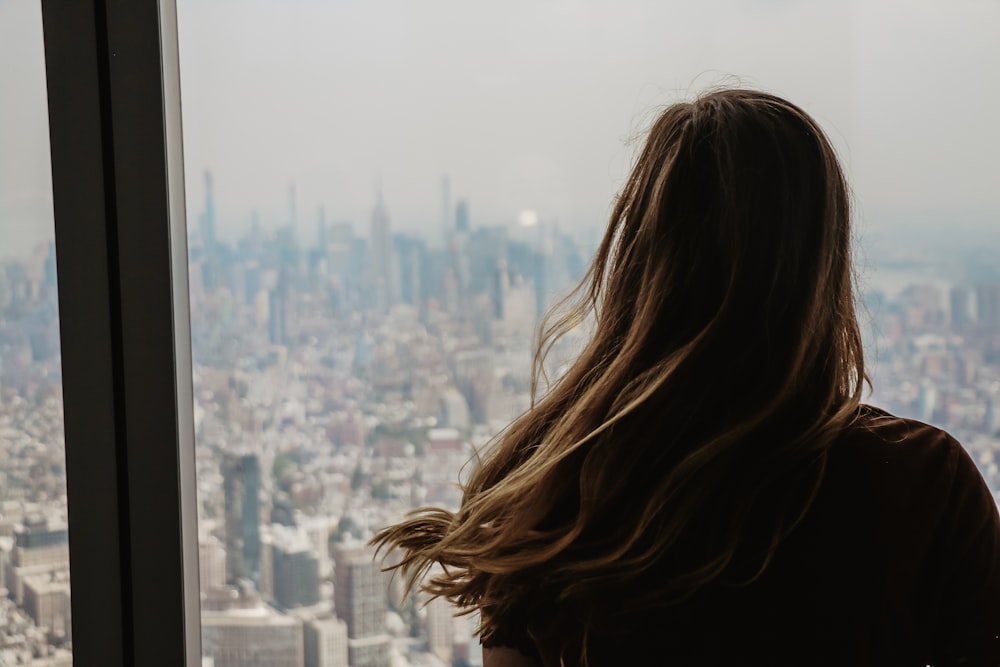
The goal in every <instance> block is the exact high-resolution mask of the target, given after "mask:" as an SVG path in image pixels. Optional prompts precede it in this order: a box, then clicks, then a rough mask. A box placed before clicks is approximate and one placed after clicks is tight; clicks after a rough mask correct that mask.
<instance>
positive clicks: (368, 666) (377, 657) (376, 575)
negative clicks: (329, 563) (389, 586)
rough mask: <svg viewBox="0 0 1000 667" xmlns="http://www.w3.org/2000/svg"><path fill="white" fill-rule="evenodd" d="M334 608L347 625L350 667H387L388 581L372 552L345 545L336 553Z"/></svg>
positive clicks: (367, 549)
mask: <svg viewBox="0 0 1000 667" xmlns="http://www.w3.org/2000/svg"><path fill="white" fill-rule="evenodd" d="M333 596H334V606H335V608H336V611H337V616H339V617H340V618H342V619H343V620H344V621H345V622H346V623H347V637H348V640H347V645H348V653H349V662H350V664H351V667H388V666H389V643H390V638H389V635H388V634H387V632H386V626H385V615H386V598H387V593H386V581H385V578H384V577H383V573H382V572H381V567H380V565H379V563H377V562H376V561H375V560H374V553H373V551H372V550H371V549H369V548H367V547H363V546H355V545H347V544H342V545H339V546H338V547H337V550H336V552H335V554H334V584H333Z"/></svg>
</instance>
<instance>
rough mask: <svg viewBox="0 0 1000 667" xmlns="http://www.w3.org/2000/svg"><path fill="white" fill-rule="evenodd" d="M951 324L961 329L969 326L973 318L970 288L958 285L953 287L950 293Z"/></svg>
mask: <svg viewBox="0 0 1000 667" xmlns="http://www.w3.org/2000/svg"><path fill="white" fill-rule="evenodd" d="M949 296H950V304H949V305H950V306H951V308H950V310H951V326H952V327H954V328H956V329H961V328H963V327H965V326H968V325H969V323H970V322H971V320H972V313H971V312H970V305H971V299H970V294H969V289H968V288H967V287H962V286H961V285H956V286H954V287H952V288H951V293H950V295H949Z"/></svg>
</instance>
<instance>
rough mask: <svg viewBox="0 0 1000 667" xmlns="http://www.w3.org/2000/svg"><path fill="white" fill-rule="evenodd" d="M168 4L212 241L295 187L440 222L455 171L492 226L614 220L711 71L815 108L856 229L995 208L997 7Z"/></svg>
mask: <svg viewBox="0 0 1000 667" xmlns="http://www.w3.org/2000/svg"><path fill="white" fill-rule="evenodd" d="M37 12H38V8H37V7H36V6H33V5H31V3H23V2H14V3H11V2H6V3H0V56H4V59H5V60H6V61H9V62H19V63H21V67H19V68H5V69H4V71H3V72H2V73H0V85H3V86H4V90H5V94H7V95H8V99H12V100H18V103H17V104H10V105H4V106H3V107H2V108H0V127H7V128H11V129H13V128H16V132H7V133H5V135H4V150H3V151H0V183H3V184H4V187H3V191H2V192H0V238H3V239H4V244H3V247H0V254H3V255H4V256H12V255H16V254H24V253H26V252H28V251H30V248H31V246H32V245H33V244H34V243H36V242H37V241H38V240H39V239H41V238H43V235H44V233H45V231H44V230H43V229H41V228H42V227H44V226H46V225H48V224H51V222H50V221H51V201H50V199H51V195H50V186H49V179H50V176H49V173H48V164H47V162H48V155H47V150H46V148H47V145H48V144H47V139H48V137H47V127H46V112H45V87H44V64H43V61H42V48H41V29H40V20H38V17H37V16H35V14H37ZM178 12H179V21H180V28H181V34H180V41H181V44H180V46H181V50H180V57H181V70H182V71H181V75H182V87H183V90H182V93H183V101H184V129H185V159H186V166H187V184H186V188H187V201H188V216H189V218H190V220H189V224H193V223H194V221H195V218H194V215H195V213H196V212H197V210H198V207H199V202H201V201H202V200H203V195H204V193H203V183H202V181H201V173H202V172H203V171H204V170H205V169H209V170H212V171H213V172H215V173H216V174H217V180H216V184H215V186H216V190H217V192H218V194H219V200H220V202H225V205H224V206H222V205H220V209H219V234H220V236H221V237H229V236H231V235H232V234H233V233H234V231H235V230H238V229H239V228H240V227H241V226H242V224H243V222H244V221H245V220H247V219H248V218H249V217H250V215H251V212H252V211H253V210H256V211H257V212H258V215H259V219H260V220H261V221H262V224H264V225H265V226H269V225H271V224H277V222H278V221H280V219H281V218H282V217H283V216H284V214H285V211H286V209H287V188H288V186H289V184H291V183H294V184H295V186H296V191H297V198H298V202H299V210H300V211H302V212H303V215H307V214H308V213H309V212H311V211H314V210H316V209H317V208H318V207H319V206H324V207H325V208H326V212H327V216H328V218H329V219H330V220H346V221H351V222H353V223H354V224H356V225H357V224H360V223H361V222H362V221H363V220H365V219H367V216H368V213H369V206H370V192H371V191H372V189H373V188H374V186H375V184H376V183H377V182H378V181H379V180H381V181H382V183H383V185H384V189H385V191H386V195H387V197H388V198H389V199H390V200H391V201H392V202H393V210H394V211H395V216H394V217H395V219H394V225H395V227H396V228H397V229H400V230H411V231H424V232H426V231H427V230H429V229H433V228H434V227H435V226H436V224H437V221H438V219H439V211H440V190H439V187H438V184H439V183H440V179H441V177H442V176H443V175H445V174H448V175H450V176H451V178H452V186H453V187H452V189H453V192H454V193H455V194H456V196H458V195H461V196H464V197H466V198H468V200H469V201H470V202H471V204H472V211H473V215H474V216H475V217H476V218H477V220H479V222H480V223H481V224H486V225H495V224H504V223H506V222H513V221H516V219H517V217H518V215H519V213H520V212H521V211H524V210H534V211H537V212H538V215H539V216H540V217H541V218H542V219H546V220H553V221H558V222H559V223H560V224H561V225H563V226H564V227H565V228H567V229H571V230H587V229H592V228H600V227H603V225H604V223H605V219H606V217H607V213H608V209H609V206H610V203H611V200H612V197H613V196H614V194H615V191H616V190H617V188H618V186H619V185H620V184H621V181H622V179H623V178H624V176H625V173H626V172H627V169H628V166H629V161H630V158H631V151H632V149H633V148H634V146H635V141H634V139H635V138H636V137H637V136H639V135H641V133H642V130H643V129H644V127H645V126H646V125H647V124H648V122H649V121H650V120H651V117H652V115H653V114H654V113H655V110H656V109H657V108H658V107H659V106H660V105H662V104H664V103H668V102H671V101H674V100H676V99H678V98H679V97H686V96H689V95H690V94H692V93H694V92H696V91H698V90H700V89H702V88H704V87H705V86H709V85H712V84H717V83H720V82H722V83H724V82H736V83H742V84H745V85H750V86H760V87H763V88H765V89H769V90H774V91H775V92H778V93H780V94H784V95H787V96H788V97H790V98H791V99H792V100H793V101H795V102H797V103H799V104H800V105H802V106H803V107H804V108H805V109H806V110H807V111H809V112H810V113H812V114H813V115H815V116H816V117H817V118H818V119H819V121H820V122H821V123H822V124H823V126H824V127H825V128H826V130H827V131H828V133H829V134H830V135H831V138H832V140H833V141H834V143H835V144H836V145H837V147H838V149H839V150H840V153H841V156H842V158H843V160H844V163H845V166H846V168H847V171H848V173H849V177H850V180H851V182H852V185H853V187H854V191H855V194H856V201H857V204H858V210H859V216H858V217H859V220H860V222H861V226H862V227H866V226H887V227H891V228H894V229H906V228H907V226H909V225H912V224H913V221H914V220H918V221H920V222H921V224H925V225H930V224H934V223H937V224H952V223H954V222H956V221H959V222H963V223H964V224H965V225H966V226H968V227H970V228H981V229H989V228H991V227H995V226H996V225H995V222H996V220H997V219H998V217H1000V192H998V191H997V190H996V188H994V187H992V181H993V178H994V174H995V170H994V169H993V167H992V165H991V162H990V161H991V159H992V157H991V156H992V155H995V154H996V152H997V150H1000V128H998V126H997V125H996V123H995V122H994V120H993V119H994V118H995V117H997V116H998V115H1000V91H998V90H997V89H996V87H993V86H983V85H981V82H982V81H987V80H990V77H991V76H992V71H993V70H994V69H995V67H996V65H997V64H998V63H1000V46H998V45H997V44H996V43H995V40H993V36H992V31H991V29H990V26H993V25H996V24H997V22H998V21H1000V5H998V4H997V3H991V2H985V1H982V0H969V1H968V2H963V3H953V4H951V5H948V6H944V5H932V4H930V3H923V4H913V3H904V2H902V1H901V0H879V1H878V2H859V1H857V0H855V1H853V2H846V3H836V4H821V3H788V2H778V1H773V0H772V1H768V2H756V3H737V2H734V1H731V0H725V1H724V0H718V1H717V2H713V3H671V5H670V6H669V7H667V6H665V5H663V3H653V2H651V1H649V0H642V1H638V0H637V1H636V2H633V3H631V4H629V5H628V6H626V7H624V8H623V7H622V6H621V5H620V4H618V5H614V6H612V5H611V4H610V3H606V2H589V3H571V2H556V1H550V2H543V3H528V2H524V1H520V2H515V3H506V4H505V5H504V6H503V7H502V8H500V7H485V6H476V7H474V8H473V7H471V6H466V5H463V4H462V3H458V2H455V1H454V0H435V2H434V3H432V4H430V5H426V6H425V5H421V7H420V8H419V9H416V8H414V7H409V6H408V5H406V4H405V3H402V4H401V3H399V1H398V0H383V1H381V2H378V3H351V2H348V3H337V4H336V5H335V6H334V5H327V4H324V3H317V2H313V1H311V0H300V1H299V2H294V3H282V4H281V5H280V8H279V6H277V5H273V3H266V2H258V1H253V2H242V3H239V4H238V5H237V4H234V3H233V2H231V1H230V0H216V1H215V2H208V3H189V2H181V3H180V6H179V7H178ZM22 24H23V25H24V27H25V28H26V29H24V30H21V28H20V27H19V26H21V25H22ZM788 53H795V54H796V57H795V58H788V57H787V55H786V54H788ZM456 54H459V55H456ZM8 156H16V157H15V159H13V160H12V159H11V158H10V157H8ZM272 221H273V222H272Z"/></svg>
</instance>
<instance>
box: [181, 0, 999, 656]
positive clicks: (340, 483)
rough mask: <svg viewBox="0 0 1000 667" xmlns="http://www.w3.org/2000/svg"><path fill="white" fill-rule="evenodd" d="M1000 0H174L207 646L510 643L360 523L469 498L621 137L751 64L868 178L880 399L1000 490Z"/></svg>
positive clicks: (515, 406) (751, 77)
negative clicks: (393, 564) (381, 567)
mask: <svg viewBox="0 0 1000 667" xmlns="http://www.w3.org/2000/svg"><path fill="white" fill-rule="evenodd" d="M998 8H1000V6H998V5H989V6H987V4H986V3H979V4H975V3H968V4H963V5H962V6H961V7H955V6H948V7H945V6H944V5H942V6H941V7H939V8H934V9H931V8H927V7H925V8H922V9H920V10H919V11H917V10H915V9H912V8H911V7H910V5H907V4H905V3H899V2H891V1H890V0H878V1H877V2H871V3H868V2H866V3H851V2H847V3H826V4H825V5H823V4H822V3H770V4H769V6H768V8H767V11H759V9H760V8H757V7H755V8H753V9H752V10H751V9H749V8H748V6H746V5H745V4H744V3H738V2H735V1H730V0H726V1H725V2H722V3H721V5H720V4H719V3H714V4H711V6H710V5H709V4H705V5H698V4H696V3H695V4H691V5H690V7H688V8H687V9H686V10H683V11H682V12H681V15H678V14H677V12H678V11H680V10H678V8H677V6H676V4H675V3H659V2H653V1H652V0H650V1H644V0H636V1H634V2H629V3H601V2H594V3H587V4H586V5H583V4H579V3H560V2H535V1H533V0H532V1H531V2H527V1H526V0H515V1H513V2H510V3H500V4H498V5H495V6H492V7H486V6H484V5H481V4H479V3H463V2H459V1H458V0H435V2H433V3H431V4H430V5H424V4H421V5H420V7H419V9H417V8H416V6H415V5H410V4H409V3H407V2H405V1H403V0H383V1H380V2H374V3H357V2H354V3H352V2H345V3H326V4H323V3H313V2H305V1H298V0H296V1H295V2H287V3H282V4H281V6H280V8H278V6H277V5H274V4H273V3H266V2H242V1H241V2H235V1H225V0H219V1H218V2H214V3H201V2H194V1H193V0H182V1H181V2H179V8H178V11H179V20H180V41H181V44H180V46H181V69H182V71H181V74H182V86H183V89H184V93H183V103H184V109H183V111H184V131H185V156H186V160H187V165H186V167H187V169H186V174H187V179H186V181H187V191H188V193H189V201H188V209H189V215H188V220H189V222H190V225H189V237H190V244H189V245H190V249H191V256H190V270H191V308H192V315H193V318H192V329H193V338H194V363H195V368H194V378H195V400H196V405H195V420H196V425H195V426H196V433H197V451H198V473H199V494H200V496H199V513H200V514H199V526H200V527H199V532H200V553H201V588H202V590H201V593H202V610H203V616H202V619H203V637H204V651H205V653H206V656H207V657H209V658H211V659H212V660H214V665H215V666H216V667H245V666H249V665H264V664H266V665H289V666H290V667H301V666H302V665H309V666H320V665H321V666H324V667H329V666H332V665H338V666H340V665H348V664H349V665H352V666H354V667H361V666H366V667H367V666H376V665H388V664H390V663H391V664H393V665H407V664H413V665H418V664H419V665H442V664H443V665H481V664H482V656H481V652H480V651H479V647H478V641H477V640H476V638H475V636H474V629H475V623H476V622H475V619H474V618H469V617H464V616H463V617H459V618H454V617H453V614H454V612H455V610H454V609H452V608H451V607H450V606H449V605H448V604H447V603H446V602H444V601H441V600H437V601H434V602H431V603H430V604H428V605H426V606H425V605H424V602H425V600H423V599H421V598H420V597H419V596H411V597H409V598H407V599H405V600H404V599H403V596H402V588H401V583H402V582H400V581H399V580H398V579H396V580H391V581H390V580H388V579H387V578H386V577H385V576H384V575H382V574H380V573H379V571H378V568H377V566H376V565H374V564H373V563H372V554H371V552H370V551H369V550H368V549H367V548H366V547H365V546H364V545H365V542H366V540H367V538H369V537H370V536H371V535H372V533H373V532H374V531H375V530H376V529H378V528H379V527H381V526H383V525H385V524H386V523H389V522H392V521H395V520H397V519H398V518H400V517H401V515H402V514H403V513H405V512H406V511H407V510H409V509H411V508H414V507H417V506H421V505H427V504H430V505H437V506H441V507H446V508H449V509H455V508H457V506H458V504H459V501H460V494H459V491H458V490H457V488H456V485H455V483H456V482H457V481H458V480H459V479H460V478H461V476H462V474H463V469H465V466H467V465H468V462H469V460H470V458H471V457H472V456H473V454H474V452H475V451H477V450H478V449H480V448H482V447H483V446H484V445H485V443H487V441H488V440H489V439H490V437H491V436H493V435H494V434H496V433H497V432H498V431H499V430H501V429H502V428H503V427H504V425H505V424H506V423H508V421H509V420H510V419H511V418H512V417H513V416H515V415H517V414H518V413H519V412H521V411H523V410H524V409H525V408H526V407H527V406H528V404H529V373H530V365H531V358H532V351H533V350H532V339H533V337H534V334H535V331H536V327H537V324H538V317H539V315H540V314H541V313H542V312H543V311H544V310H545V309H546V308H547V307H548V306H549V305H550V304H551V303H552V302H553V300H554V299H555V298H556V297H557V296H558V295H560V294H562V293H565V291H566V290H567V288H569V287H570V286H572V285H573V284H574V282H575V281H577V280H578V279H579V278H580V277H581V276H582V274H583V271H584V270H585V267H586V264H587V262H588V260H589V257H590V256H591V254H592V252H593V251H594V244H595V239H596V238H597V234H598V230H599V229H600V227H601V225H602V224H603V220H602V218H603V216H604V215H606V213H607V211H608V204H609V202H610V201H611V200H612V197H613V196H614V193H615V191H616V189H617V188H618V187H620V185H621V179H622V178H623V177H624V175H625V173H626V170H627V166H628V162H629V159H630V158H629V156H630V150H631V144H629V143H627V142H622V140H621V139H622V137H623V136H627V135H628V134H629V133H632V132H635V131H637V130H638V129H641V126H642V124H643V122H645V120H644V119H645V118H646V116H645V114H646V113H647V112H648V110H649V109H650V108H652V107H654V106H656V105H658V104H660V103H663V102H667V101H673V100H674V99H675V98H676V97H678V96H683V95H685V94H688V93H689V91H690V92H694V91H696V90H698V89H700V88H701V87H703V86H704V85H708V84H712V83H715V82H718V81H720V80H723V79H724V77H723V74H724V73H732V74H735V75H737V76H739V77H741V78H742V80H745V81H746V82H747V83H748V84H751V85H755V86H759V87H764V88H771V89H775V90H776V91H777V92H779V93H781V94H783V95H786V96H787V97H789V98H791V99H793V100H796V101H797V102H799V103H801V104H802V105H804V106H805V107H806V108H807V110H808V111H809V112H810V113H813V114H815V115H816V116H817V117H818V118H819V119H820V120H821V121H823V122H824V123H825V124H826V125H827V126H828V128H829V129H830V134H831V135H832V136H833V137H834V138H835V140H836V141H837V142H838V143H839V148H840V149H841V151H842V152H843V153H844V155H845V158H846V159H845V162H846V163H847V165H848V166H849V167H850V168H851V169H852V172H853V173H852V174H851V179H852V183H853V185H854V188H855V193H856V195H857V202H858V218H859V223H860V224H859V229H860V238H859V241H860V247H859V255H860V260H861V261H860V266H861V267H862V270H863V275H862V276H861V290H860V291H861V292H862V294H861V296H862V297H863V300H864V303H865V304H866V305H867V307H868V311H869V313H870V315H871V317H870V325H871V326H870V327H869V328H870V335H869V339H870V340H869V346H868V349H869V351H870V353H871V355H872V360H873V362H874V367H875V369H876V370H875V396H874V397H873V399H872V401H873V402H875V403H878V404H881V405H883V406H885V407H886V408H888V409H890V410H893V411H895V412H897V413H898V414H901V415H904V416H912V417H918V418H922V419H925V420H928V421H931V422H933V423H935V424H937V425H940V426H942V427H945V428H947V429H948V430H949V431H951V432H952V433H954V434H955V435H956V436H958V437H959V439H960V440H961V441H962V442H964V443H966V445H967V446H968V447H969V449H970V450H971V451H972V452H973V454H974V456H975V458H976V459H977V460H978V461H979V462H980V463H981V465H982V469H983V472H984V474H985V476H986V477H987V479H988V480H989V481H990V483H991V484H992V485H993V488H994V489H1000V475H998V471H997V456H998V455H997V452H998V451H1000V439H998V437H1000V344H998V340H1000V272H998V270H997V268H996V263H995V261H993V258H994V257H995V256H996V253H997V251H998V249H1000V230H998V227H997V225H996V221H997V220H998V219H1000V202H998V200H997V199H996V195H995V193H994V189H993V186H992V184H991V183H990V182H989V178H988V177H987V176H986V174H988V173H992V172H990V168H989V166H988V164H987V163H985V162H977V159H978V158H973V157H966V154H968V155H970V156H971V155H973V154H975V155H980V154H985V155H994V154H995V153H996V152H997V150H1000V144H998V137H997V134H996V130H995V121H994V118H995V117H996V116H997V115H1000V97H998V96H997V94H996V92H995V91H992V90H989V89H985V88H984V87H983V86H981V85H976V84H974V83H973V84H969V82H976V81H979V80H989V77H990V76H991V75H992V74H991V72H988V71H987V69H986V63H987V62H988V59H984V58H982V57H981V55H977V54H980V53H981V52H989V53H991V54H994V55H996V54H997V46H996V44H995V43H994V40H993V37H992V33H991V32H990V31H989V30H988V29H987V28H986V27H985V26H989V25H995V24H996V21H998V20H1000V9H998ZM901 12H902V13H905V14H906V15H907V16H908V17H909V19H910V20H908V21H907V22H905V29H904V25H903V23H901V22H899V21H895V20H894V19H895V17H897V16H898V15H899V14H900V13H901ZM931 33H933V34H934V36H935V40H936V41H935V43H941V44H942V47H941V50H940V51H939V52H937V53H936V55H935V56H934V59H933V61H931V60H930V59H929V58H930V56H928V55H927V53H926V51H927V49H926V44H927V41H926V39H925V37H924V35H925V34H931ZM945 43H946V44H945ZM761 44H768V45H769V47H768V48H767V49H762V47H761V46H760V45H761ZM886 45H891V48H890V47H887V46H886ZM787 53H801V54H802V57H797V58H789V57H787ZM775 54H781V55H780V57H777V56H775ZM949 59H950V60H949ZM945 61H947V62H946V64H942V63H943V62H945ZM901 63H907V64H908V65H909V66H908V67H905V68H904V67H900V66H899V65H900V64H901ZM910 71H912V72H922V73H923V74H920V76H926V72H928V71H948V72H949V75H948V76H944V77H941V78H940V79H939V81H938V83H939V84H940V87H938V86H937V85H936V86H934V87H928V86H926V85H922V80H909V79H906V77H908V76H910V75H909V74H906V72H910ZM706 73H707V74H706ZM914 76H916V75H914ZM901 77H902V78H901ZM904 79H905V81H904ZM901 82H902V83H901ZM904 84H906V85H905V86H904ZM910 84H912V85H910ZM904 87H905V90H903V88H904ZM929 91H930V92H929ZM949 94H956V95H961V96H962V97H963V99H966V103H965V104H963V105H962V108H961V110H960V112H959V111H956V110H955V108H954V106H949V107H948V109H949V112H950V113H960V114H961V118H960V122H959V119H958V118H952V119H951V120H950V121H949V122H947V123H941V122H939V121H940V120H941V119H940V118H939V114H940V105H939V104H937V103H936V101H937V100H938V99H939V98H940V97H941V96H947V95H949ZM928 95H931V96H932V97H933V99H932V98H929V97H928ZM970 96H972V97H974V101H973V100H971V99H969V98H970ZM900 108H905V109H906V110H907V113H906V114H904V115H905V118H902V117H900V114H898V113H895V112H893V113H891V114H890V113H888V112H887V111H886V110H887V109H895V110H898V109H900ZM929 127H934V128H936V129H935V132H934V133H933V136H926V135H927V134H928V132H927V130H928V128H929ZM984 142H991V143H990V144H989V146H985V145H982V144H983V143H984ZM914 146H920V147H921V149H920V150H916V149H915V148H914ZM956 147H958V148H956ZM961 147H964V148H961ZM972 147H975V150H972ZM942 156H952V157H954V158H955V159H953V160H950V161H948V165H949V166H948V168H947V169H942V168H941V166H940V161H939V160H940V158H941V157H942ZM955 228H959V229H961V230H962V233H961V234H956V233H954V231H953V230H954V229H955ZM584 329H585V327H584V326H581V327H579V328H578V330H577V331H576V332H574V334H573V335H571V336H569V337H568V338H567V339H566V340H565V341H563V345H564V348H563V349H561V350H557V351H556V352H557V354H556V355H555V357H554V358H555V360H556V361H555V362H554V363H553V367H552V368H551V369H550V370H551V374H552V375H554V376H557V375H558V373H559V362H558V359H559V358H560V355H561V356H562V358H563V359H565V358H566V355H570V354H572V353H573V350H574V349H578V347H579V345H580V343H581V341H582V340H584V339H585V336H586V332H585V330H584ZM876 350H877V352H876Z"/></svg>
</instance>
